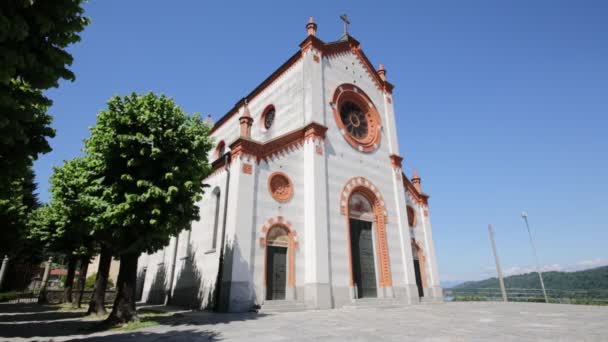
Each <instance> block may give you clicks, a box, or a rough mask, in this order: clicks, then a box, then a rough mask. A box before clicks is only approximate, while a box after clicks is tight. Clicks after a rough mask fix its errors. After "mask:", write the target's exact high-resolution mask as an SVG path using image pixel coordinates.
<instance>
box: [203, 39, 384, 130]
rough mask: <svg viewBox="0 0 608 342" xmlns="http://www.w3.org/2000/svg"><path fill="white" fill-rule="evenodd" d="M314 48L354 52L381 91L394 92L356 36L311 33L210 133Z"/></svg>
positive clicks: (328, 52)
mask: <svg viewBox="0 0 608 342" xmlns="http://www.w3.org/2000/svg"><path fill="white" fill-rule="evenodd" d="M310 48H314V49H316V50H318V51H319V52H321V54H322V55H323V56H332V55H335V54H338V53H342V52H348V51H350V52H352V53H353V54H354V55H355V56H356V57H357V59H358V60H359V61H360V62H361V64H362V65H363V66H364V68H365V69H366V71H367V73H368V74H369V76H370V77H371V79H372V80H373V81H374V84H375V85H376V87H377V88H378V89H379V90H381V91H386V92H388V93H392V92H393V85H392V84H391V83H389V82H388V81H386V80H382V78H380V76H379V75H378V73H377V72H376V69H375V68H374V66H373V65H372V63H371V62H370V60H369V58H367V56H366V55H365V53H364V52H363V50H362V49H361V44H360V43H359V41H357V40H356V39H355V38H353V37H352V36H351V35H349V34H345V35H343V36H342V37H340V39H339V40H337V41H333V42H329V43H325V42H323V41H322V40H321V39H319V38H317V37H316V36H314V35H310V36H308V37H306V39H304V41H302V43H300V50H299V51H297V52H296V53H294V54H293V55H292V56H291V57H290V58H289V59H288V60H287V61H285V63H283V64H282V65H281V66H280V67H279V68H277V69H276V70H275V71H274V72H273V73H272V74H270V76H268V77H267V78H266V79H265V80H264V81H262V83H260V84H259V85H258V86H257V87H255V89H253V90H252V91H251V92H250V93H249V94H247V96H245V97H244V98H242V99H240V100H239V101H238V102H237V103H236V104H235V105H234V107H232V108H231V109H230V110H229V111H228V112H227V113H226V114H224V115H223V116H222V117H221V118H220V119H219V120H217V121H216V122H215V124H214V125H213V128H212V129H211V132H210V133H213V132H215V131H216V130H217V129H218V128H219V127H221V126H222V125H223V124H224V123H226V121H228V120H229V119H230V118H231V117H232V116H233V115H235V114H236V113H238V111H239V108H241V107H242V106H243V104H244V102H245V99H247V100H248V101H249V102H251V100H253V99H254V98H255V97H256V96H257V95H259V94H260V93H261V92H262V91H263V90H264V89H266V88H267V87H268V86H270V85H271V84H272V83H273V82H274V81H275V80H276V79H277V78H279V77H280V76H281V75H283V74H284V73H285V72H286V71H287V70H289V69H290V68H291V67H292V66H293V65H294V64H295V63H296V62H298V61H299V60H300V59H302V56H303V55H304V53H305V52H306V51H307V50H308V49H310Z"/></svg>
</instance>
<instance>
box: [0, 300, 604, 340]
mask: <svg viewBox="0 0 608 342" xmlns="http://www.w3.org/2000/svg"><path fill="white" fill-rule="evenodd" d="M156 321H157V322H158V323H159V325H156V326H151V327H147V328H143V329H140V330H134V331H116V330H111V331H98V325H99V322H98V321H91V320H86V319H84V318H83V314H82V313H74V312H61V311H57V310H56V308H53V307H50V306H47V307H45V306H43V307H40V306H36V305H32V304H30V305H23V304H22V305H16V304H2V305H0V341H51V340H52V341H70V340H76V341H82V340H87V341H132V340H139V341H312V340H314V341H351V342H352V341H376V342H377V341H608V307H597V306H583V305H561V304H532V303H508V304H503V303H446V304H427V305H410V306H400V307H367V308H351V309H339V310H323V311H303V312H284V313H259V314H255V313H250V314H213V313H209V312H200V311H193V312H191V311H188V312H177V311H176V312H175V313H173V312H172V315H171V316H167V317H159V318H157V319H156Z"/></svg>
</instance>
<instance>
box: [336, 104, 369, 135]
mask: <svg viewBox="0 0 608 342" xmlns="http://www.w3.org/2000/svg"><path fill="white" fill-rule="evenodd" d="M340 119H342V123H343V124H344V127H345V128H346V132H347V133H348V134H350V135H352V136H353V137H354V138H355V139H364V138H365V137H367V133H368V129H367V126H368V125H367V118H366V117H365V114H364V113H363V110H361V108H359V106H357V105H356V104H355V103H352V102H350V101H345V102H344V104H342V106H341V107H340Z"/></svg>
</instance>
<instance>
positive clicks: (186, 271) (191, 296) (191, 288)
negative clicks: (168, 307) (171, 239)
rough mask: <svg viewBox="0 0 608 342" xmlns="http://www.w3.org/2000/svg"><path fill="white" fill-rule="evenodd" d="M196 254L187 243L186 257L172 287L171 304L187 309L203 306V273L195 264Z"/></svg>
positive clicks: (190, 244) (189, 243)
mask: <svg viewBox="0 0 608 342" xmlns="http://www.w3.org/2000/svg"><path fill="white" fill-rule="evenodd" d="M195 256H196V252H194V251H193V246H192V243H191V242H190V241H188V246H187V252H186V257H185V258H183V259H182V260H180V261H181V264H182V265H181V268H180V270H179V272H178V273H177V275H178V276H177V280H176V281H175V284H174V286H173V296H172V298H171V304H173V305H178V306H181V307H184V308H188V309H200V308H201V306H202V304H203V290H202V282H203V273H202V271H201V270H200V268H199V267H198V266H197V265H196V262H195V260H196V259H195Z"/></svg>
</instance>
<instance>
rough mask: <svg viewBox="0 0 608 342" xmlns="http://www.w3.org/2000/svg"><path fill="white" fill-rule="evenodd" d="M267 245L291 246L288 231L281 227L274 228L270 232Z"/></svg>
mask: <svg viewBox="0 0 608 342" xmlns="http://www.w3.org/2000/svg"><path fill="white" fill-rule="evenodd" d="M266 239H267V240H266V243H267V244H268V245H269V246H281V247H287V246H289V236H288V234H287V231H286V230H285V229H283V228H282V227H279V226H274V227H272V228H270V230H269V231H268V235H267V238H266Z"/></svg>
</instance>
